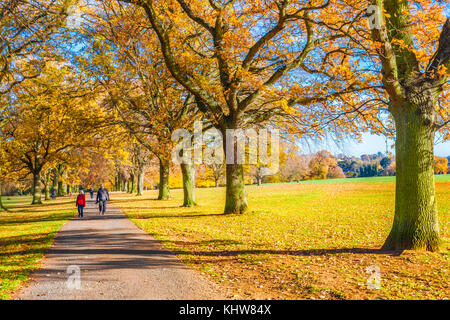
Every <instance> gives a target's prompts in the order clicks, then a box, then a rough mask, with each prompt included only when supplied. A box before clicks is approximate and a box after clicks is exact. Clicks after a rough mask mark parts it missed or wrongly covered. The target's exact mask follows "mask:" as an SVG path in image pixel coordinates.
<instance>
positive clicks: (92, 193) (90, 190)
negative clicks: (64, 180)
mask: <svg viewBox="0 0 450 320" xmlns="http://www.w3.org/2000/svg"><path fill="white" fill-rule="evenodd" d="M89 193H90V194H91V200H92V199H94V189H92V187H91V188H90V189H89Z"/></svg>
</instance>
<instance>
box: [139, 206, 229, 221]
mask: <svg viewBox="0 0 450 320" xmlns="http://www.w3.org/2000/svg"><path fill="white" fill-rule="evenodd" d="M148 209H155V208H148ZM199 213H200V211H197V212H192V214H161V215H157V214H153V215H151V216H140V215H139V214H136V216H135V217H133V216H132V217H131V218H132V219H142V220H147V219H155V218H201V217H220V216H229V214H225V213H207V214H204V213H202V214H199Z"/></svg>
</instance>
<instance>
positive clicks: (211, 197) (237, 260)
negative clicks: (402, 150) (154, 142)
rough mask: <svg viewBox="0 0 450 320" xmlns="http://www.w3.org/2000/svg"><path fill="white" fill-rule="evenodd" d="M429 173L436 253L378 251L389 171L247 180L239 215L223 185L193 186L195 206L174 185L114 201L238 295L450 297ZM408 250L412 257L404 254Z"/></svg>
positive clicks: (387, 217) (444, 192) (449, 200)
mask: <svg viewBox="0 0 450 320" xmlns="http://www.w3.org/2000/svg"><path fill="white" fill-rule="evenodd" d="M436 181H437V182H436V190H437V199H438V207H439V218H440V229H441V235H442V237H443V239H444V242H445V244H444V246H443V253H441V254H433V253H423V252H421V253H414V252H406V253H404V254H402V255H400V256H396V257H393V256H391V255H387V254H379V253H378V252H376V249H378V248H380V247H381V245H382V244H383V242H384V240H385V239H386V237H387V235H388V233H389V230H390V228H391V225H392V219H393V214H394V189H395V184H394V179H393V177H380V178H360V179H345V180H343V181H339V180H327V181H313V182H302V183H298V184H297V183H291V184H273V185H263V186H262V187H257V186H250V187H247V188H246V190H247V194H248V202H249V208H250V210H249V212H247V213H246V214H244V215H223V214H222V212H223V205H224V200H225V194H224V189H223V188H211V189H197V191H196V193H197V203H198V204H199V206H197V207H193V208H182V207H180V204H181V203H182V197H183V194H182V191H181V190H173V191H172V196H173V198H172V199H171V200H168V201H157V200H155V199H156V191H151V192H147V193H146V194H145V195H144V197H135V196H129V195H124V194H121V195H118V194H117V195H115V196H114V198H115V200H114V203H115V204H116V205H118V206H120V207H121V208H123V209H124V210H125V211H126V213H127V214H128V216H129V217H130V218H131V219H132V221H133V222H135V223H136V225H137V226H138V227H140V228H141V229H143V230H145V231H147V232H149V233H150V234H152V235H153V236H155V237H156V238H158V239H160V240H161V241H163V242H164V243H165V244H166V245H167V246H168V247H169V248H170V249H172V250H176V251H177V252H178V253H179V254H180V256H181V257H182V258H183V259H184V260H185V261H187V262H188V263H189V264H190V265H192V266H194V267H198V268H199V269H200V270H202V272H205V273H206V274H209V275H211V276H212V278H213V279H215V280H216V281H220V282H221V283H222V282H224V283H225V284H226V287H227V288H231V290H234V292H235V293H236V294H237V295H238V296H239V297H241V298H268V297H269V298H275V299H276V298H280V297H281V298H310V297H311V296H312V295H313V294H312V293H310V292H309V291H308V289H307V288H309V287H311V286H313V287H317V288H322V290H321V292H322V291H323V293H322V294H320V297H326V298H330V299H334V298H336V297H339V296H345V297H346V298H349V299H352V298H368V299H379V298H388V299H406V298H408V297H410V298H411V297H416V296H417V297H419V298H430V299H439V298H442V297H447V298H449V292H448V288H445V287H442V285H441V284H442V283H448V279H449V273H448V270H449V260H448V259H449V257H448V254H447V253H446V252H447V250H448V244H449V242H448V239H449V214H450V183H449V182H448V181H449V179H448V176H437V177H436ZM344 182H345V183H344ZM405 257H408V258H410V259H412V260H413V261H415V263H414V264H413V265H410V263H409V262H407V263H405V260H404V258H405ZM407 261H409V260H407ZM371 264H377V265H380V268H381V269H382V273H383V279H386V282H385V283H383V290H381V291H376V292H372V291H370V290H368V289H366V288H365V286H364V285H361V283H363V280H364V279H367V277H368V276H367V274H366V273H365V268H366V267H367V266H369V265H371ZM206 266H207V267H206ZM399 271H401V272H402V274H401V276H398V275H397V273H398V272H399ZM298 274H301V275H302V278H300V279H302V281H303V282H302V281H298ZM218 275H219V276H218ZM268 275H273V276H271V277H269V276H268ZM303 276H304V277H303ZM396 277H397V278H396ZM217 279H221V280H217ZM255 279H257V280H255ZM255 281H256V282H258V283H259V284H261V283H263V285H262V288H259V285H256V284H255ZM281 281H283V282H281ZM423 283H427V285H426V286H424V285H423ZM287 284H289V285H287ZM242 287H245V288H246V289H245V291H246V292H247V294H242V291H240V290H239V288H242ZM269 288H270V289H269ZM288 289H289V290H288ZM337 293H338V294H337ZM412 293H414V294H415V295H416V296H411V294H412ZM316 298H317V297H316Z"/></svg>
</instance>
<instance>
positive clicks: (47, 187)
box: [44, 173, 50, 200]
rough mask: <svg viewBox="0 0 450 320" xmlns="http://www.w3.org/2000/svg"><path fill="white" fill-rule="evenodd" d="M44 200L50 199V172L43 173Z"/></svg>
mask: <svg viewBox="0 0 450 320" xmlns="http://www.w3.org/2000/svg"><path fill="white" fill-rule="evenodd" d="M44 190H45V200H50V173H46V175H45V184H44Z"/></svg>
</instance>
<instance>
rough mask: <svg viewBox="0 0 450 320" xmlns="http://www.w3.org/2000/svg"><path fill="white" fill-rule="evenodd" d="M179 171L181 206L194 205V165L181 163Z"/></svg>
mask: <svg viewBox="0 0 450 320" xmlns="http://www.w3.org/2000/svg"><path fill="white" fill-rule="evenodd" d="M181 172H182V174H183V193H184V201H183V207H192V206H195V205H196V203H195V165H194V164H186V163H182V164H181Z"/></svg>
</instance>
